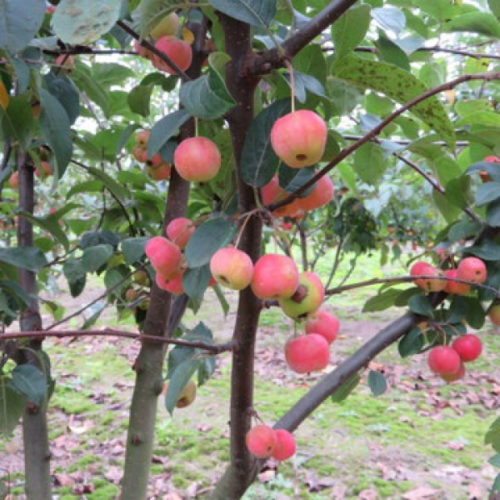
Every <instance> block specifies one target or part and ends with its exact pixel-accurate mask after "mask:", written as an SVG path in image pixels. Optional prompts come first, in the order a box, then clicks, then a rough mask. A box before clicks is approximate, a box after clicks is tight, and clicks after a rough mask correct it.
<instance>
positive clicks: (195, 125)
mask: <svg viewBox="0 0 500 500" xmlns="http://www.w3.org/2000/svg"><path fill="white" fill-rule="evenodd" d="M194 136H195V137H198V118H197V117H195V118H194Z"/></svg>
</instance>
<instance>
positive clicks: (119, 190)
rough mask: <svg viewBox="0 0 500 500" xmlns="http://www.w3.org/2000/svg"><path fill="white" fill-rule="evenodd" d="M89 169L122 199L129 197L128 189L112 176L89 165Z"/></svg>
mask: <svg viewBox="0 0 500 500" xmlns="http://www.w3.org/2000/svg"><path fill="white" fill-rule="evenodd" d="M87 171H88V172H90V173H91V174H92V175H93V176H94V177H96V178H97V179H99V180H100V181H101V182H102V183H103V184H104V186H106V188H107V189H108V190H109V191H110V192H111V193H112V194H114V195H115V196H116V197H117V198H118V199H119V200H120V201H123V200H125V199H127V197H128V190H127V189H126V188H124V187H123V186H121V185H120V184H118V183H117V182H116V181H115V180H114V179H113V178H112V177H111V176H109V175H108V174H106V173H104V172H103V171H102V170H99V169H97V168H94V167H88V168H87Z"/></svg>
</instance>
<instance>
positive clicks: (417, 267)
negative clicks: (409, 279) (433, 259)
mask: <svg viewBox="0 0 500 500" xmlns="http://www.w3.org/2000/svg"><path fill="white" fill-rule="evenodd" d="M410 275H411V276H436V277H439V276H441V275H442V273H441V270H440V269H437V268H435V267H434V266H432V265H430V264H428V263H427V262H415V264H413V266H412V267H411V269H410ZM415 285H417V286H418V287H419V288H422V289H423V290H426V291H427V292H439V291H441V290H444V289H445V287H446V281H445V280H440V279H433V278H421V279H416V280H415Z"/></svg>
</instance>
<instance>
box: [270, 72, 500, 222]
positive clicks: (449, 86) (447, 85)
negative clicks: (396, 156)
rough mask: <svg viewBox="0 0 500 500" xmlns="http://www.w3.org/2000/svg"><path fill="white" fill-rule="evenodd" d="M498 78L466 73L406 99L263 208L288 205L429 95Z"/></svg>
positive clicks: (493, 75) (497, 73)
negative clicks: (472, 82)
mask: <svg viewBox="0 0 500 500" xmlns="http://www.w3.org/2000/svg"><path fill="white" fill-rule="evenodd" d="M499 79H500V72H498V71H497V72H492V73H476V74H467V75H462V76H460V77H458V78H455V79H454V80H451V81H449V82H446V83H443V84H442V85H439V86H438V87H435V88H433V89H429V90H427V91H426V92H424V93H423V94H421V95H419V96H417V97H415V98H414V99H412V100H411V101H408V102H407V103H406V104H405V105H404V106H401V107H400V108H398V109H397V110H395V111H393V112H392V113H391V114H390V115H389V116H387V117H386V118H385V119H384V120H382V121H381V122H380V123H379V124H378V125H377V126H376V127H374V128H372V129H371V130H370V131H369V132H368V133H367V134H365V135H364V136H363V137H361V138H360V139H358V140H357V141H356V142H354V144H352V145H351V146H349V147H347V148H344V149H343V150H342V151H341V152H340V153H339V154H338V155H337V156H336V157H335V158H334V159H333V160H332V161H331V162H330V163H328V164H327V165H326V166H325V167H323V168H322V169H321V170H320V171H319V172H318V173H317V174H316V175H314V176H313V177H312V178H311V179H310V180H309V181H307V182H306V183H305V184H303V185H302V186H301V187H300V188H299V189H296V190H295V191H294V192H293V193H290V194H289V195H288V196H287V197H286V198H284V199H283V200H281V201H279V202H276V203H271V204H270V205H268V206H267V207H265V208H266V209H268V210H269V211H271V212H272V211H273V210H276V209H277V208H281V207H284V206H285V205H288V204H289V203H290V202H292V201H293V200H294V199H295V198H297V197H298V196H299V195H300V194H301V193H303V192H305V191H306V190H307V189H308V188H309V187H311V186H312V185H313V184H315V183H316V182H317V181H318V179H320V178H321V177H323V175H325V174H326V173H328V172H329V171H330V170H332V169H333V167H335V166H336V165H338V164H339V163H340V162H341V161H342V160H343V159H344V158H346V157H347V156H349V155H350V154H352V153H353V152H354V151H356V149H358V148H360V147H361V146H362V145H363V144H365V143H367V142H368V141H370V140H372V139H373V138H374V137H375V136H376V135H377V134H379V133H380V132H381V131H382V130H383V129H384V127H386V126H387V125H388V124H389V123H391V122H392V121H393V120H395V119H396V118H397V117H398V116H399V115H401V114H403V113H404V112H405V111H408V110H409V109H411V108H412V107H413V106H415V105H417V104H419V103H420V102H422V101H425V100H426V99H428V98H429V97H432V96H434V95H436V94H439V93H440V92H443V91H445V90H450V89H452V88H454V87H456V86H457V85H459V84H460V83H463V82H468V81H471V80H486V81H491V80H499Z"/></svg>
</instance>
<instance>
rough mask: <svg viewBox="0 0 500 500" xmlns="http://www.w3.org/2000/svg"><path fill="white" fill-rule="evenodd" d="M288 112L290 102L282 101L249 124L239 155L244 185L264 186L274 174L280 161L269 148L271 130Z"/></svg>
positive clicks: (270, 147)
mask: <svg viewBox="0 0 500 500" xmlns="http://www.w3.org/2000/svg"><path fill="white" fill-rule="evenodd" d="M289 112H290V100H289V99H282V100H280V101H276V102H274V103H273V104H271V106H269V107H267V108H266V109H264V110H263V111H261V112H260V113H259V114H258V115H257V117H256V118H254V119H253V121H252V123H251V124H250V128H249V130H248V132H247V133H246V135H245V143H244V145H243V151H242V153H241V166H242V172H241V175H242V180H243V182H245V183H246V184H249V185H250V186H254V187H260V186H264V185H265V184H267V183H268V182H269V181H270V180H271V178H272V177H273V175H274V174H275V172H276V169H277V168H278V165H279V162H280V160H279V158H278V157H277V156H276V154H275V153H274V151H273V148H272V146H271V138H270V134H271V128H272V127H273V125H274V122H275V121H276V120H277V119H278V118H280V117H281V116H283V115H285V114H287V113H289Z"/></svg>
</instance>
